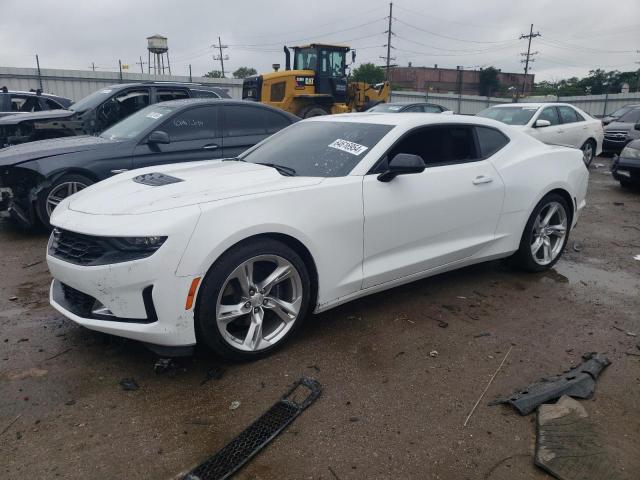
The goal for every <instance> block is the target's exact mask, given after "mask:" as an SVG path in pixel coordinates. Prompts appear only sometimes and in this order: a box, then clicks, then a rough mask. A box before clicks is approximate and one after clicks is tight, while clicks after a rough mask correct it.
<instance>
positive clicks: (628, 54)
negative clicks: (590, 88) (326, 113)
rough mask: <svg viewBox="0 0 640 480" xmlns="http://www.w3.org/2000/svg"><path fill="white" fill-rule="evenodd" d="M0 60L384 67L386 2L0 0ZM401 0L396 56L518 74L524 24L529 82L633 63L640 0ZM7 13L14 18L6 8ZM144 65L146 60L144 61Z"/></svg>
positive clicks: (179, 70) (183, 68)
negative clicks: (316, 62) (161, 59)
mask: <svg viewBox="0 0 640 480" xmlns="http://www.w3.org/2000/svg"><path fill="white" fill-rule="evenodd" d="M0 6H1V7H2V12H3V14H2V15H0V45H2V48H0V65H2V66H9V67H35V54H36V53H37V54H38V55H39V58H40V65H41V67H42V68H68V69H78V70H86V69H89V68H90V67H91V64H92V62H93V63H94V64H95V66H96V68H97V69H98V70H110V71H117V69H118V60H121V61H122V63H123V64H128V65H129V66H130V71H140V65H139V64H136V62H139V57H140V56H142V60H143V61H144V62H146V59H147V51H146V42H147V40H146V37H148V36H150V35H153V34H155V33H159V34H162V35H164V36H166V37H168V44H169V56H170V61H171V70H172V73H173V74H175V75H188V74H189V64H191V65H192V71H193V76H194V77H195V76H199V75H203V74H204V73H206V72H207V71H209V70H212V69H214V68H215V69H220V64H219V61H214V59H213V58H212V56H213V55H214V54H217V53H218V52H217V51H215V50H214V49H213V48H212V47H211V46H212V45H213V44H214V43H217V42H218V36H220V37H221V39H222V43H223V45H227V46H228V48H226V49H224V51H223V54H224V55H225V56H226V55H228V57H229V58H228V60H226V61H225V70H226V71H227V72H232V71H233V70H235V69H237V68H238V67H240V66H249V67H253V68H255V69H256V70H258V72H267V71H271V70H272V69H271V65H272V64H273V63H280V64H282V65H283V66H284V54H283V53H282V46H283V45H285V44H286V45H289V46H293V45H299V44H305V43H311V42H326V43H341V44H345V45H349V46H351V47H353V48H355V49H356V51H357V57H356V65H354V66H357V65H359V64H362V63H365V62H373V63H376V64H378V65H382V64H383V63H384V60H383V59H381V58H380V57H381V56H384V55H386V47H385V46H384V45H386V43H387V34H386V33H385V31H386V30H387V27H388V21H389V19H388V15H389V3H388V2H386V1H378V0H350V1H344V0H342V1H340V0H319V1H315V2H313V1H309V0H307V1H305V2H300V1H292V0H291V1H290V0H273V1H264V2H261V1H257V0H242V1H229V0H209V1H204V0H173V1H168V0H154V1H151V0H103V1H98V0H82V1H80V0H55V1H52V0H34V1H25V0H0ZM613 6H614V4H613V3H611V2H603V1H602V0H536V1H527V2H524V1H522V0H492V1H490V2H489V1H477V0H449V1H446V2H443V1H442V0H439V1H433V0H422V1H419V0H397V1H395V2H394V5H393V15H392V29H391V30H392V32H393V36H392V39H391V45H392V47H393V48H392V50H391V52H392V53H391V56H392V57H395V60H394V61H393V63H395V64H398V65H400V66H406V65H408V63H409V62H411V63H412V65H413V66H433V65H434V64H438V66H440V67H450V68H456V66H458V65H460V66H462V67H463V68H465V69H478V68H480V67H488V66H494V67H496V68H499V69H502V71H508V72H522V71H523V68H524V65H523V64H522V63H521V59H522V58H523V57H522V56H521V53H522V52H526V49H527V41H526V40H525V39H519V37H520V35H522V34H528V33H529V28H530V24H531V23H533V24H534V27H533V31H534V33H535V32H539V33H540V36H539V37H535V38H534V39H533V41H532V48H531V51H532V52H538V53H537V54H536V55H535V56H533V57H532V58H534V59H535V62H533V63H532V69H531V73H534V74H535V75H536V81H541V80H549V81H557V80H559V79H561V78H568V77H572V76H579V77H580V76H584V75H586V74H587V73H588V72H589V70H592V69H595V68H602V69H605V70H616V69H617V70H623V71H624V70H637V69H638V68H640V64H638V63H636V62H640V53H638V50H640V1H638V0H617V1H616V2H615V8H610V7H613ZM7 12H10V13H11V14H10V15H7V14H6V13H7ZM144 68H145V71H146V65H144Z"/></svg>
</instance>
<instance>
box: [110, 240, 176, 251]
mask: <svg viewBox="0 0 640 480" xmlns="http://www.w3.org/2000/svg"><path fill="white" fill-rule="evenodd" d="M166 239H167V237H112V238H111V241H112V242H113V243H114V244H115V245H116V246H117V247H119V248H120V249H121V250H135V251H148V250H153V251H155V250H157V249H159V248H160V247H161V246H162V244H163V243H164V242H165V240H166Z"/></svg>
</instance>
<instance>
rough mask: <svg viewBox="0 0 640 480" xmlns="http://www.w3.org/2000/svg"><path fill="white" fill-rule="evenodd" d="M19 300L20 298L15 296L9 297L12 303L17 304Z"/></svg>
mask: <svg viewBox="0 0 640 480" xmlns="http://www.w3.org/2000/svg"><path fill="white" fill-rule="evenodd" d="M17 299H18V297H16V296H15V295H13V296H12V297H9V300H10V301H11V302H15V301H16V300H17Z"/></svg>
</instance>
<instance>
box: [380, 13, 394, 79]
mask: <svg viewBox="0 0 640 480" xmlns="http://www.w3.org/2000/svg"><path fill="white" fill-rule="evenodd" d="M392 20H393V2H391V3H389V28H388V30H387V31H386V32H385V33H386V34H387V44H386V45H385V47H387V56H386V57H380V58H382V59H383V60H384V61H385V62H386V73H385V80H387V81H389V70H390V68H391V60H395V58H391V48H393V47H391V35H393V32H392V30H391V22H392Z"/></svg>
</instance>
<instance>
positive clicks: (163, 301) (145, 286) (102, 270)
mask: <svg viewBox="0 0 640 480" xmlns="http://www.w3.org/2000/svg"><path fill="white" fill-rule="evenodd" d="M587 181H588V172H587V169H586V168H585V165H584V163H583V160H582V153H581V152H580V151H579V150H576V149H571V148H564V147H556V146H549V145H545V144H543V143H541V142H539V141H538V140H535V139H534V138H531V137H530V136H528V135H526V134H524V133H522V132H519V131H517V130H516V129H513V128H511V127H509V126H507V125H504V124H502V123H499V122H496V121H493V120H488V119H485V118H480V117H466V116H458V115H447V116H444V115H435V114H434V115H432V114H415V113H400V114H384V113H360V114H345V115H338V116H324V117H315V118H311V119H307V120H305V121H302V122H299V123H296V124H294V125H292V126H290V127H288V128H286V129H284V130H282V131H281V132H279V133H277V134H275V135H273V136H272V137H270V138H268V139H267V140H265V141H263V142H262V143H260V144H258V145H256V146H255V147H253V148H252V149H250V150H248V151H247V152H245V153H244V154H242V155H241V156H240V157H239V158H234V159H226V160H221V161H220V160H216V161H203V162H197V163H194V162H188V163H187V162H185V163H183V164H180V163H177V164H172V165H163V166H156V167H150V168H146V169H141V170H136V171H131V172H126V173H122V174H119V175H116V176H114V177H112V178H110V179H108V180H105V181H103V182H100V183H98V184H96V185H93V186H90V187H88V188H86V189H85V190H83V191H81V192H79V193H77V194H75V195H73V196H71V197H69V198H67V199H65V200H64V201H62V202H61V203H60V205H59V206H58V207H57V208H56V209H55V211H54V212H53V216H52V217H51V224H52V225H53V226H54V227H55V229H54V230H53V232H52V235H51V238H50V240H49V244H48V253H47V262H48V264H49V269H50V271H51V273H52V275H53V278H54V280H53V283H52V285H51V293H50V300H51V304H52V305H53V306H54V307H55V308H56V309H57V310H58V311H60V312H61V313H62V314H64V315H65V316H67V317H68V318H70V319H72V320H74V321H75V322H77V323H79V324H81V325H84V326H85V327H87V328H90V329H94V330H99V331H101V332H106V333H110V334H113V335H119V336H123V337H128V338H132V339H137V340H141V341H143V342H146V343H148V344H150V345H151V346H152V347H153V348H156V349H158V348H159V347H182V346H192V345H194V344H195V343H196V342H202V343H203V344H205V345H206V346H207V347H209V348H210V349H212V350H214V351H215V352H217V353H218V354H220V355H222V356H225V357H227V358H231V359H236V360H247V359H252V358H257V357H260V356H262V355H266V354H268V353H270V352H271V351H272V350H273V349H275V348H277V347H278V346H280V345H281V344H282V343H283V342H284V341H285V340H286V339H287V338H288V337H290V336H291V334H292V333H293V332H294V331H295V330H297V329H298V328H299V327H300V325H301V323H302V321H303V320H304V318H305V317H307V316H308V314H309V313H310V312H322V311H325V310H328V309H330V308H332V307H335V306H337V305H340V304H342V303H345V302H348V301H350V300H353V299H355V298H358V297H362V296H364V295H369V294H371V293H375V292H379V291H381V290H385V289H388V288H391V287H395V286H398V285H401V284H404V283H407V282H411V281H414V280H417V279H419V278H423V277H427V276H430V275H434V274H437V273H440V272H444V271H447V270H452V269H456V268H460V267H464V266H466V265H471V264H474V263H478V262H483V261H486V260H491V259H496V258H504V257H512V258H513V259H514V261H515V262H517V263H518V264H519V265H520V266H522V267H524V268H525V269H528V270H531V271H542V270H545V269H548V268H550V267H551V266H552V265H553V264H554V263H555V262H556V261H557V260H558V259H559V258H560V256H561V254H562V251H563V248H564V246H565V244H566V242H567V238H568V235H569V231H570V230H571V228H572V227H573V226H574V225H575V223H576V221H577V219H578V215H579V213H580V211H581V210H582V208H583V207H584V206H585V195H586V191H587Z"/></svg>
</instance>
